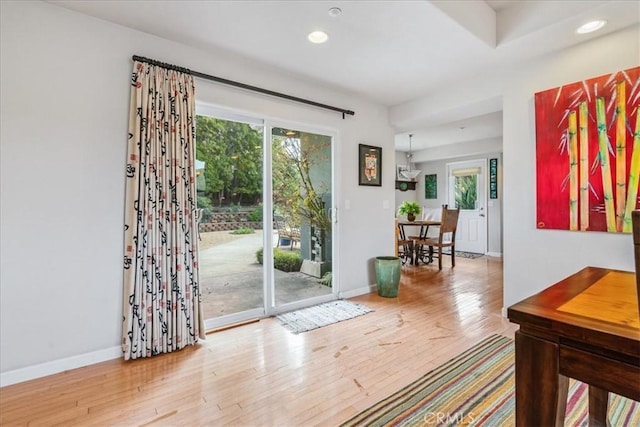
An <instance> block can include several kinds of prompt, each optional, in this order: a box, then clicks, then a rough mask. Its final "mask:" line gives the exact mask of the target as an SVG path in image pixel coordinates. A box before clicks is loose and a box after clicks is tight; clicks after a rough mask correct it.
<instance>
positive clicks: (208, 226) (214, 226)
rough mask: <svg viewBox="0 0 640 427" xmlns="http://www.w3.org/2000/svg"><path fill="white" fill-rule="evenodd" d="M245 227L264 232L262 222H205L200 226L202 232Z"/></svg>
mask: <svg viewBox="0 0 640 427" xmlns="http://www.w3.org/2000/svg"><path fill="white" fill-rule="evenodd" d="M243 227H246V228H253V229H254V230H262V221H229V222H203V223H201V224H200V232H201V233H206V232H207V231H226V230H237V229H239V228H243Z"/></svg>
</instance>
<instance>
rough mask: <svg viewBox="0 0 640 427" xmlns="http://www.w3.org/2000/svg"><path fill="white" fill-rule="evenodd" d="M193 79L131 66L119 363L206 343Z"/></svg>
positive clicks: (147, 66) (150, 67) (144, 65)
mask: <svg viewBox="0 0 640 427" xmlns="http://www.w3.org/2000/svg"><path fill="white" fill-rule="evenodd" d="M195 173H196V170H195V88H194V83H193V76H191V75H190V74H188V73H184V72H179V71H174V70H168V69H165V68H163V67H160V66H156V65H151V64H147V63H142V62H138V61H134V64H133V73H132V76H131V101H130V110H129V142H128V150H127V165H126V193H125V197H126V199H125V226H124V300H123V327H122V351H123V354H124V358H125V360H128V359H137V358H140V357H150V356H154V355H156V354H160V353H168V352H171V351H175V350H178V349H181V348H183V347H185V346H187V345H192V344H195V343H196V342H197V341H198V338H204V320H203V315H202V308H201V295H200V288H199V277H198V233H197V230H198V228H197V218H196V199H197V197H196V187H195V182H196V180H195V177H196V175H195Z"/></svg>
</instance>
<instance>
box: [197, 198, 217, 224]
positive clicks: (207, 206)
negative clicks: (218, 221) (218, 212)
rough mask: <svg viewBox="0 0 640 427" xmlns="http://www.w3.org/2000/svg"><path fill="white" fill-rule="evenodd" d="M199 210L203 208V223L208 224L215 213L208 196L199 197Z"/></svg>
mask: <svg viewBox="0 0 640 427" xmlns="http://www.w3.org/2000/svg"><path fill="white" fill-rule="evenodd" d="M197 206H198V208H202V209H203V211H202V222H208V221H209V219H210V218H211V214H212V213H213V202H212V201H211V199H210V198H208V197H206V196H198V201H197Z"/></svg>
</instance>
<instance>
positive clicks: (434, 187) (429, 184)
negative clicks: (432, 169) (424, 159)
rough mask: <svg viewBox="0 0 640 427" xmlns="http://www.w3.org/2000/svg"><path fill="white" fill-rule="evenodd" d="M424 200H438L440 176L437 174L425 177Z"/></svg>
mask: <svg viewBox="0 0 640 427" xmlns="http://www.w3.org/2000/svg"><path fill="white" fill-rule="evenodd" d="M424 198H425V199H437V198H438V175H437V174H435V173H434V174H430V175H425V176H424Z"/></svg>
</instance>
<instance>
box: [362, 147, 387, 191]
mask: <svg viewBox="0 0 640 427" xmlns="http://www.w3.org/2000/svg"><path fill="white" fill-rule="evenodd" d="M358 185H368V186H375V187H380V186H382V147H374V146H373V145H365V144H358Z"/></svg>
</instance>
